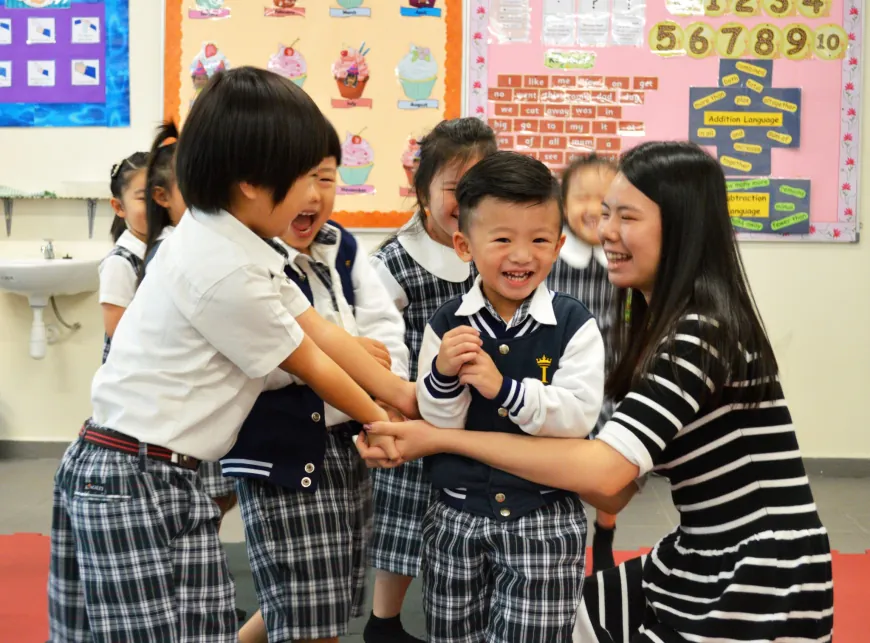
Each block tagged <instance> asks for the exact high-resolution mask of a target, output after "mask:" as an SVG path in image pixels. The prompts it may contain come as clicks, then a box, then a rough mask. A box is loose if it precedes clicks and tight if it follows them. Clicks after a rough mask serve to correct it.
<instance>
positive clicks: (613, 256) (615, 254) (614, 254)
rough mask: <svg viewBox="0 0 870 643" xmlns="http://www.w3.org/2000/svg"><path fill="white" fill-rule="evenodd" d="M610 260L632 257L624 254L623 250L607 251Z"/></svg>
mask: <svg viewBox="0 0 870 643" xmlns="http://www.w3.org/2000/svg"><path fill="white" fill-rule="evenodd" d="M604 254H605V255H606V256H607V259H608V260H609V261H627V260H628V259H630V258H631V255H627V254H623V253H621V252H605V253H604Z"/></svg>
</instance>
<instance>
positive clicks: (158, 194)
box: [151, 186, 170, 210]
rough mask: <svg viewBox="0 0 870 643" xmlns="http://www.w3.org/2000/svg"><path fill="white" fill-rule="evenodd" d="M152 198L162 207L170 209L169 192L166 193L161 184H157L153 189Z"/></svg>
mask: <svg viewBox="0 0 870 643" xmlns="http://www.w3.org/2000/svg"><path fill="white" fill-rule="evenodd" d="M151 198H152V199H154V202H155V203H157V205H159V206H160V207H161V208H166V209H167V210H168V209H169V205H170V202H169V194H167V193H166V190H165V189H163V188H161V187H160V186H155V187H154V188H153V189H152V190H151Z"/></svg>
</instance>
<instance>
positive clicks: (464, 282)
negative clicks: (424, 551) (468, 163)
mask: <svg viewBox="0 0 870 643" xmlns="http://www.w3.org/2000/svg"><path fill="white" fill-rule="evenodd" d="M372 265H373V266H374V268H375V272H377V274H378V276H379V277H380V279H381V281H382V282H383V284H384V285H385V286H386V288H387V291H388V292H389V293H390V297H391V299H392V300H393V303H394V305H395V306H396V307H397V308H398V309H399V311H400V312H401V313H402V318H403V319H404V322H405V343H406V345H407V346H408V348H409V349H410V363H409V377H410V379H411V381H413V380H415V379H416V377H417V356H418V355H419V353H420V346H421V344H422V341H423V330H424V329H425V328H426V323H427V322H428V321H429V318H430V317H431V316H432V315H433V314H434V313H435V311H436V310H438V308H440V307H441V305H442V304H444V303H445V302H447V301H449V300H451V299H453V298H454V297H458V296H459V295H462V294H463V293H465V292H467V291H468V289H469V288H470V287H471V285H472V283H474V276H473V275H474V267H473V266H472V265H470V264H467V263H465V262H464V261H462V260H461V259H460V258H459V257H457V256H456V253H455V252H454V251H453V248H448V247H446V246H443V245H441V244H440V243H438V242H436V241H433V240H432V238H431V237H430V236H429V235H428V234H427V233H426V231H425V230H424V229H423V226H422V225H421V224H420V223H419V222H417V220H416V219H413V220H411V221H410V222H408V223H407V224H406V225H405V226H403V227H402V228H400V229H399V231H398V233H397V234H396V236H395V237H393V238H391V239H389V240H388V241H387V242H386V243H385V244H384V245H383V246H381V248H379V249H378V250H377V252H375V253H374V255H373V256H372ZM372 478H373V481H374V489H373V491H374V496H373V498H374V507H375V518H374V533H373V536H372V547H371V564H372V566H373V567H375V568H376V569H382V570H385V571H388V572H391V573H393V574H400V575H402V576H416V575H417V573H418V572H419V571H420V554H421V544H422V531H421V526H422V523H423V516H424V515H425V513H426V510H427V509H428V507H429V503H430V500H431V495H432V487H431V486H430V485H429V481H428V480H427V478H426V475H425V473H424V471H423V463H422V462H421V461H420V460H415V461H413V462H408V463H407V464H404V465H402V466H400V467H396V468H394V469H376V470H374V471H373V473H372Z"/></svg>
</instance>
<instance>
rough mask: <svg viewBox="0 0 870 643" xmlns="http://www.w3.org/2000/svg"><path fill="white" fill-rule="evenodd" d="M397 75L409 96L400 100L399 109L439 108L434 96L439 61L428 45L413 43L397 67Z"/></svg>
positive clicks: (406, 94) (403, 89)
mask: <svg viewBox="0 0 870 643" xmlns="http://www.w3.org/2000/svg"><path fill="white" fill-rule="evenodd" d="M396 76H397V77H398V78H399V83H400V84H401V85H402V91H403V92H404V93H405V97H406V98H407V100H400V101H399V109H420V108H426V107H429V108H433V109H437V108H438V100H437V99H434V98H432V90H433V89H435V81H437V80H438V63H436V62H435V56H434V55H433V54H432V51H431V50H430V49H429V48H428V47H418V46H417V45H411V50H410V51H409V52H408V53H407V54H405V56H403V57H402V60H400V61H399V64H398V66H397V67H396Z"/></svg>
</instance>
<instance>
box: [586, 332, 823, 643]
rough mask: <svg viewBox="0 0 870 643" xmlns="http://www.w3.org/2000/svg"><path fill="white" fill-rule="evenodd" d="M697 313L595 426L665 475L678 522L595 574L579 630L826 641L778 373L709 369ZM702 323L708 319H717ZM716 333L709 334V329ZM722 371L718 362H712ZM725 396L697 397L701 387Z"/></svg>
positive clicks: (632, 639)
mask: <svg viewBox="0 0 870 643" xmlns="http://www.w3.org/2000/svg"><path fill="white" fill-rule="evenodd" d="M710 324H712V325H713V327H714V329H713V332H715V323H714V322H713V321H712V320H709V319H706V318H704V317H700V316H698V315H688V316H686V317H684V318H683V319H682V320H681V321H680V323H679V325H678V328H677V334H676V340H675V342H674V346H673V348H671V349H669V350H670V354H668V353H667V352H664V350H665V349H662V352H661V353H660V354H659V355H658V357H657V359H656V361H655V364H654V365H653V367H652V370H651V373H650V374H649V375H647V376H646V377H645V378H644V379H642V380H641V381H640V382H639V383H638V384H637V385H636V386H635V388H634V389H633V390H632V391H631V392H630V393H629V394H628V395H627V396H626V398H625V399H624V400H623V402H622V403H621V404H620V405H619V406H618V407H617V409H616V412H615V413H614V414H613V416H612V418H611V420H610V421H609V422H608V423H607V424H606V426H605V427H604V429H603V430H602V432H601V434H600V435H599V436H598V439H599V440H602V441H604V442H607V443H608V444H609V445H610V446H612V447H613V448H615V449H616V450H617V451H619V452H620V453H622V454H623V455H624V456H625V457H626V458H627V459H628V460H630V461H632V462H634V463H635V464H637V465H638V466H639V468H640V472H641V474H646V473H648V472H649V471H650V470H652V469H653V468H654V469H655V470H656V471H657V472H659V473H661V474H662V475H664V476H666V477H667V478H669V480H670V483H671V493H672V496H673V500H674V504H675V506H676V507H677V509H678V510H679V512H680V525H679V526H678V527H677V528H676V529H675V530H674V531H673V532H672V533H671V534H669V535H668V536H665V538H663V539H662V540H661V541H660V542H659V543H658V544H657V545H656V546H655V548H654V549H653V551H652V552H651V553H650V554H649V555H648V556H645V557H643V558H638V559H635V560H633V561H629V562H628V563H626V564H624V565H620V566H619V567H616V568H613V569H610V570H606V571H604V572H601V573H599V574H597V575H596V576H594V577H592V578H590V579H588V582H587V584H586V587H585V588H584V604H583V606H582V607H581V610H580V614H579V616H578V623H577V628H576V630H575V637H574V640H575V641H577V642H579V641H583V642H584V643H585V642H587V641H606V642H611V641H612V642H614V643H616V642H618V643H641V642H644V643H669V642H671V641H679V642H681V643H682V642H684V641H690V642H692V643H696V642H697V643H700V642H706V643H732V642H734V643H736V642H738V641H741V642H749V641H752V642H754V643H760V642H762V641H780V642H783V643H784V642H786V641H788V642H789V643H799V642H800V643H808V642H809V641H829V640H830V639H831V632H832V627H833V580H832V574H831V554H830V548H829V543H828V534H827V532H826V530H825V528H824V527H823V526H822V523H821V521H820V520H819V516H818V513H817V511H816V505H815V502H814V500H813V495H812V492H811V490H810V486H809V481H808V480H807V475H806V472H805V470H804V466H803V461H802V459H801V454H800V451H799V449H798V443H797V437H796V436H795V432H794V427H793V426H792V420H791V415H790V413H789V410H788V406H787V405H786V401H785V398H784V397H783V393H782V388H781V386H780V385H779V383H778V380H777V385H776V387H775V388H774V391H773V394H771V395H768V396H767V399H765V400H763V401H762V402H761V403H760V404H747V403H746V402H745V401H744V400H751V399H757V396H756V395H753V392H754V391H753V389H754V388H756V387H757V386H758V385H759V381H758V380H757V379H753V376H752V368H751V367H752V362H751V359H752V356H751V355H747V356H746V358H747V359H749V360H750V364H749V366H750V375H749V379H748V380H747V381H730V379H729V378H728V377H727V376H726V374H725V373H724V371H723V369H722V368H721V366H720V364H721V363H720V362H714V363H715V366H714V367H713V368H711V369H708V372H703V371H702V370H701V368H702V363H703V362H702V355H703V353H704V352H705V351H707V350H710V348H709V347H708V345H707V344H706V343H704V342H703V341H702V340H701V339H700V336H701V325H708V326H709V325H710ZM705 330H707V331H709V330H710V328H709V327H708V328H706V329H705ZM707 336H709V335H707ZM712 371H718V372H712ZM705 388H710V389H711V390H712V389H716V390H719V389H721V393H722V395H721V399H720V400H719V401H718V403H716V404H715V405H713V404H703V405H699V404H698V402H697V400H699V399H701V398H702V394H703V393H705V391H704V389H705Z"/></svg>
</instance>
